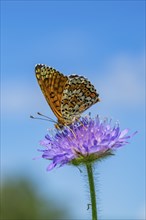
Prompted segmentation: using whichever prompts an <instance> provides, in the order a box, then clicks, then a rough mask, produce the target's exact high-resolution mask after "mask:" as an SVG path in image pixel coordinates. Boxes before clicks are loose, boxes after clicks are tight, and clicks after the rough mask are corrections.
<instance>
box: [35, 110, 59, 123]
mask: <svg viewBox="0 0 146 220" xmlns="http://www.w3.org/2000/svg"><path fill="white" fill-rule="evenodd" d="M37 114H38V115H40V116H42V117H44V118H47V119H48V121H52V122H53V123H57V121H55V120H53V119H52V118H50V117H48V116H46V115H43V114H42V113H40V112H37Z"/></svg>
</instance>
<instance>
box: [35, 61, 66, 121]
mask: <svg viewBox="0 0 146 220" xmlns="http://www.w3.org/2000/svg"><path fill="white" fill-rule="evenodd" d="M35 73H36V78H37V80H38V83H39V85H40V88H41V90H42V92H43V94H44V96H45V98H46V100H47V102H48V104H49V106H50V108H51V109H52V111H53V112H54V114H55V115H56V117H57V118H58V121H59V122H61V123H62V124H64V119H63V117H62V112H61V100H62V95H63V91H64V88H65V85H66V83H67V81H68V77H67V76H64V75H63V74H62V73H60V72H58V71H57V70H55V69H53V68H51V67H48V66H46V65H43V64H38V65H36V67H35Z"/></svg>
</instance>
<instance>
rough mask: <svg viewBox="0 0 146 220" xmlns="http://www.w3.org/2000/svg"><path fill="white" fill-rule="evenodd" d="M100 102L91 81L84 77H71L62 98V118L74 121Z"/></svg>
mask: <svg viewBox="0 0 146 220" xmlns="http://www.w3.org/2000/svg"><path fill="white" fill-rule="evenodd" d="M98 101H99V94H98V93H97V92H96V89H95V88H94V86H93V85H92V84H91V83H90V81H88V80H87V79H86V78H85V77H83V76H78V75H71V76H69V81H68V83H67V84H66V86H65V89H64V92H63V96H62V103H61V111H62V116H63V117H64V118H67V119H68V120H70V121H72V120H74V118H78V117H80V114H81V113H82V112H84V111H85V110H87V109H88V108H89V107H91V106H92V105H93V104H95V103H96V102H98Z"/></svg>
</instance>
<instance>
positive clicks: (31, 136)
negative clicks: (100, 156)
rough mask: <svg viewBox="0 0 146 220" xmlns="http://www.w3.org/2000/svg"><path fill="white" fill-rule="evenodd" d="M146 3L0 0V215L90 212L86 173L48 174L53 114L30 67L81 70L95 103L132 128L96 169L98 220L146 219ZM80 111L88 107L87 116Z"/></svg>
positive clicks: (75, 217) (75, 219)
mask: <svg viewBox="0 0 146 220" xmlns="http://www.w3.org/2000/svg"><path fill="white" fill-rule="evenodd" d="M144 7H145V1H69V2H68V1H2V2H1V17H2V22H1V94H2V95H1V106H2V111H1V116H2V117H1V197H2V199H1V203H2V210H1V211H2V217H1V219H5V220H6V219H9V220H12V219H13V220H14V219H52V220H53V219H72V220H79V219H83V220H88V219H90V214H91V210H87V204H88V203H89V200H88V198H89V195H88V188H87V182H86V178H85V176H84V175H83V174H81V173H80V172H79V170H78V169H77V168H74V167H72V166H64V167H62V168H56V169H54V170H53V171H50V172H47V171H46V167H47V166H48V164H49V161H47V160H43V159H41V158H39V159H36V160H33V158H36V157H40V155H41V154H40V152H38V151H37V150H38V149H41V147H40V146H39V140H41V139H42V138H44V135H45V134H46V133H47V132H48V131H47V129H48V128H49V129H50V128H53V127H54V125H53V124H52V123H49V122H43V121H39V120H32V119H30V118H29V116H30V115H36V112H38V111H39V112H41V113H43V114H45V115H48V116H49V117H52V118H53V119H55V116H54V114H53V113H52V112H51V110H50V108H49V106H48V104H47V103H46V101H45V99H44V97H43V95H42V92H41V91H40V88H39V86H38V84H37V81H36V78H35V73H34V66H35V64H37V63H43V64H47V65H49V66H52V67H54V68H56V69H57V70H59V71H60V72H62V73H64V74H65V75H70V74H74V73H75V74H78V75H84V76H85V77H87V78H88V79H90V81H91V82H92V83H93V84H94V85H95V87H96V88H97V91H98V92H99V94H100V98H101V102H100V103H97V104H96V105H94V106H93V107H91V108H90V110H87V111H86V112H85V114H87V113H88V112H89V111H91V113H92V116H95V115H96V114H99V115H101V116H102V117H109V118H112V119H113V121H114V122H116V121H119V122H120V126H121V129H124V128H129V129H130V133H133V132H134V131H136V130H138V134H137V135H136V136H134V137H133V138H132V139H131V140H130V144H128V145H126V146H125V147H123V148H121V149H119V150H118V152H117V153H116V156H114V157H111V158H109V159H107V160H105V161H103V162H101V163H100V164H98V166H96V167H95V173H96V176H98V180H97V182H96V186H97V187H98V191H97V193H98V195H97V197H98V207H99V209H100V211H99V217H100V219H101V220H109V219H112V220H113V219H116V220H121V219H125V220H129V219H131V220H132V219H135V220H136V219H138V220H142V219H145V213H144V212H145V139H144V135H145V126H144V121H145V111H144V110H145V109H144V100H145V97H144V96H145V91H144V88H145V77H144V73H145V54H144V50H145V48H144V47H145V10H144ZM85 114H84V115H85Z"/></svg>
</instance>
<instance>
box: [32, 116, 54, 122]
mask: <svg viewBox="0 0 146 220" xmlns="http://www.w3.org/2000/svg"><path fill="white" fill-rule="evenodd" d="M30 118H32V119H39V120H43V121H50V120H48V119H45V118H39V117H34V116H32V115H30Z"/></svg>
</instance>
